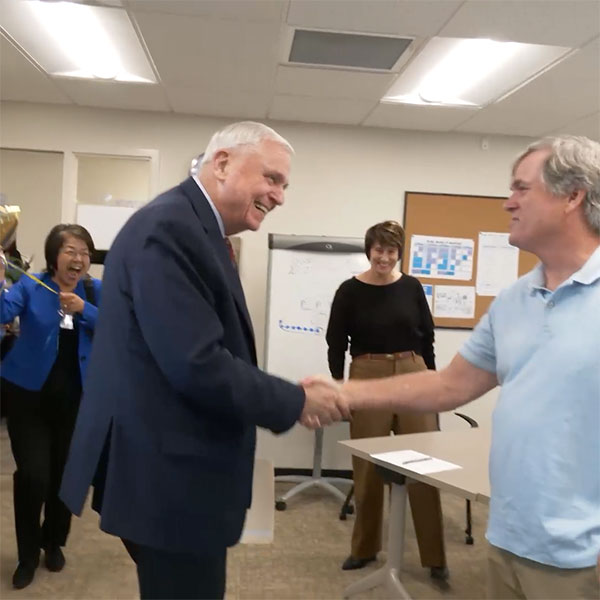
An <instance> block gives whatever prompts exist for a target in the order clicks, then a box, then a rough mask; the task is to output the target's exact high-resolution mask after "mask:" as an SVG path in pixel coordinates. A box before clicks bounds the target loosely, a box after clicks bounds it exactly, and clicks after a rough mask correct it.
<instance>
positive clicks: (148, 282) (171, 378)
mask: <svg viewBox="0 0 600 600" xmlns="http://www.w3.org/2000/svg"><path fill="white" fill-rule="evenodd" d="M303 405H304V392H303V391H302V389H301V388H300V387H299V386H297V385H294V384H292V383H289V382H287V381H284V380H282V379H279V378H277V377H273V376H270V375H267V374H266V373H263V372H262V371H260V370H259V369H258V368H257V367H256V354H255V349H254V339H253V333H252V325H251V323H250V318H249V316H248V311H247V308H246V303H245V300H244V294H243V291H242V288H241V284H240V281H239V277H238V274H237V271H236V269H235V267H234V266H233V265H232V263H231V260H230V258H229V254H228V251H227V247H226V245H225V242H224V240H223V238H222V236H221V233H220V230H219V227H218V224H217V220H216V218H215V215H214V213H213V212H212V210H211V208H210V206H209V204H208V202H207V200H206V198H205V197H204V195H203V194H202V192H201V191H200V188H199V187H198V185H197V184H196V182H195V181H194V180H193V179H191V178H188V179H187V180H185V181H184V182H182V183H181V184H180V185H179V186H177V187H175V188H173V189H171V190H169V191H167V192H165V193H164V194H162V195H160V196H159V197H158V198H156V199H155V200H153V201H152V202H150V203H149V204H148V205H146V206H145V207H143V208H141V209H140V210H139V211H137V212H136V213H135V215H133V217H132V218H131V219H130V220H129V221H128V223H127V224H126V225H125V226H124V227H123V229H122V230H121V232H120V233H119V235H118V236H117V238H116V240H115V242H114V244H113V246H112V248H111V250H110V252H109V253H108V256H107V261H106V265H105V272H104V278H103V302H102V307H101V309H100V312H99V317H98V322H97V325H96V331H95V337H94V345H93V348H92V354H91V359H90V364H89V366H88V373H87V378H86V381H85V384H84V394H83V398H82V403H81V407H80V410H79V416H78V419H77V424H76V427H75V432H74V435H73V440H72V442H71V448H70V452H69V458H68V461H67V465H66V467H65V471H64V476H63V481H62V488H61V498H62V499H63V500H64V502H65V504H66V505H67V506H68V507H69V509H70V510H71V511H72V512H73V513H75V514H80V513H81V510H82V508H83V504H84V502H85V498H86V495H87V492H88V488H89V486H90V484H92V483H93V484H94V485H95V487H96V490H95V494H94V502H93V505H94V508H96V509H97V510H98V511H99V512H100V514H101V521H100V526H101V528H102V529H103V530H104V531H107V532H108V533H112V534H115V535H118V536H120V537H122V538H126V539H129V540H131V541H133V542H136V543H138V544H144V545H147V546H151V547H155V548H162V549H166V550H171V551H179V552H191V551H194V552H196V551H202V550H203V549H207V550H210V548H214V547H215V546H221V547H223V546H229V545H232V544H235V543H236V542H237V541H238V539H239V537H240V534H241V531H242V527H243V522H244V517H245V512H246V509H247V507H248V506H249V505H250V501H251V490H252V469H253V464H254V449H255V441H256V426H257V425H258V426H261V427H264V428H267V429H270V430H271V431H273V432H276V433H278V432H283V431H286V430H287V429H289V428H290V427H292V426H293V425H294V423H295V422H296V421H297V419H298V418H299V416H300V414H301V412H302V408H303Z"/></svg>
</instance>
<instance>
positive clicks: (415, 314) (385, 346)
mask: <svg viewBox="0 0 600 600" xmlns="http://www.w3.org/2000/svg"><path fill="white" fill-rule="evenodd" d="M403 244H404V230H403V229H402V227H401V226H400V225H399V224H398V223H396V222H395V221H385V222H383V223H378V224H377V225H374V226H373V227H370V228H369V229H368V230H367V233H366V236H365V252H366V254H367V257H368V259H369V262H370V263H371V266H370V268H369V270H368V271H365V272H364V273H361V274H360V275H357V276H356V277H354V278H352V279H348V280H347V281H344V282H343V283H342V284H341V285H340V287H339V288H338V290H337V292H336V294H335V297H334V299H333V304H332V306H331V315H330V318H329V325H328V328H327V344H328V348H329V349H328V360H329V369H330V371H331V375H332V376H333V377H334V379H337V380H342V379H343V378H344V358H345V353H346V350H347V348H348V344H350V354H351V356H352V364H351V365H350V377H351V378H357V379H370V378H378V377H387V376H390V375H397V374H400V373H409V372H413V371H421V370H424V369H435V355H434V351H433V337H434V333H433V328H434V326H433V320H432V318H431V312H430V311H429V306H428V305H427V300H426V299H425V294H424V292H423V288H422V287H421V284H420V283H419V281H418V280H417V279H415V278H414V277H411V276H410V275H405V274H403V273H401V272H400V271H399V270H398V269H397V264H398V259H399V256H400V254H401V252H402V247H403ZM437 429H438V419H437V415H436V414H416V413H406V412H403V413H401V414H395V413H393V412H391V411H379V410H378V411H370V410H366V411H356V412H354V413H353V416H352V422H351V424H350V434H351V437H352V439H357V438H365V437H377V436H384V435H388V434H389V433H390V431H393V432H394V433H396V434H402V433H420V432H424V431H435V430H437ZM352 462H353V469H354V494H355V501H356V519H355V521H354V529H353V532H352V548H351V553H350V556H349V557H348V558H347V559H346V560H345V561H344V564H343V565H342V569H345V570H348V569H360V568H362V567H364V566H365V565H366V564H368V563H369V562H371V561H373V560H375V558H376V555H377V552H379V550H381V528H382V518H383V481H382V480H381V478H380V477H379V475H378V474H377V473H376V471H375V465H374V464H373V463H370V462H368V461H365V460H363V459H360V458H356V457H353V458H352ZM408 493H409V498H410V506H411V509H412V515H413V521H414V524H415V530H416V534H417V541H418V544H419V552H420V555H421V564H422V565H423V566H424V567H429V568H430V572H431V576H432V577H435V578H441V579H445V578H446V577H447V576H448V570H447V568H446V554H445V550H444V538H443V523H442V510H441V504H440V496H439V491H438V490H436V489H435V488H432V487H430V486H428V485H426V484H423V483H414V484H411V485H410V486H409V487H408Z"/></svg>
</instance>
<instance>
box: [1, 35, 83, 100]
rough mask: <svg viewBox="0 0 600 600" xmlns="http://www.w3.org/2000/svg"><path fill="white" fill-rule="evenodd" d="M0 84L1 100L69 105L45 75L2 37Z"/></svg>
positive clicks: (65, 97) (66, 98)
mask: <svg viewBox="0 0 600 600" xmlns="http://www.w3.org/2000/svg"><path fill="white" fill-rule="evenodd" d="M0 82H1V85H0V98H1V99H2V100H15V101H21V102H50V103H53V104H70V103H71V100H70V99H69V98H68V97H67V96H65V95H64V94H63V93H62V92H61V91H60V90H59V89H58V87H57V86H56V85H54V83H53V82H52V81H51V80H50V79H49V77H48V76H47V75H45V74H44V73H42V72H41V71H39V70H38V69H37V68H36V67H34V66H33V65H32V64H31V63H30V62H29V60H28V59H27V58H25V56H23V54H21V52H19V50H17V48H15V47H14V46H13V45H12V44H11V43H10V42H9V41H8V40H7V39H6V38H4V37H3V36H0Z"/></svg>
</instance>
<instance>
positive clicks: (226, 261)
mask: <svg viewBox="0 0 600 600" xmlns="http://www.w3.org/2000/svg"><path fill="white" fill-rule="evenodd" d="M181 187H182V188H183V190H184V192H185V193H186V195H187V196H188V197H189V198H190V199H191V200H192V207H193V209H194V211H195V212H196V214H197V215H198V218H199V219H200V222H201V223H202V226H203V227H204V229H205V231H206V233H207V235H208V237H209V239H210V241H211V243H212V246H213V248H214V250H215V254H216V255H217V258H218V259H219V262H220V263H221V266H222V267H223V271H224V273H225V276H226V280H227V283H228V284H229V288H230V290H231V293H232V294H233V298H234V300H235V303H236V305H237V308H238V311H239V313H240V315H241V316H242V318H243V321H244V323H245V325H246V329H247V331H248V334H249V338H250V342H251V348H252V354H253V356H254V360H255V362H256V349H255V342H254V330H253V328H252V321H251V320H250V315H249V314H248V307H247V305H246V298H245V296H244V290H243V289H242V284H241V282H240V277H239V274H238V272H237V269H236V268H235V267H234V266H233V264H232V262H231V258H230V257H229V251H228V249H227V246H226V245H225V240H224V239H223V237H222V235H221V230H220V229H219V224H218V223H217V219H216V218H215V215H214V213H213V211H212V209H211V207H210V205H209V204H208V200H206V197H205V196H204V194H203V193H202V190H201V189H200V188H199V187H198V184H197V183H196V182H195V181H194V180H193V179H192V178H191V177H188V178H187V179H186V180H185V181H184V182H182V183H181Z"/></svg>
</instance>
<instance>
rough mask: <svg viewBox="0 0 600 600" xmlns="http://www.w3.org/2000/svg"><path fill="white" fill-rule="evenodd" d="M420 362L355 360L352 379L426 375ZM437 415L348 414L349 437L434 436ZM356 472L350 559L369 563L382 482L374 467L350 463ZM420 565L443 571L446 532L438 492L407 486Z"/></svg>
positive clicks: (375, 548) (377, 539) (376, 541)
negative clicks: (440, 568) (423, 373)
mask: <svg viewBox="0 0 600 600" xmlns="http://www.w3.org/2000/svg"><path fill="white" fill-rule="evenodd" d="M425 369H426V366H425V363H424V362H423V359H422V358H421V357H420V356H418V355H416V354H413V355H412V356H408V357H404V358H396V359H392V360H381V359H366V358H355V359H354V360H353V361H352V364H351V365H350V377H351V378H352V379H372V378H379V377H389V376H390V375H400V374H404V373H413V372H416V371H424V370H425ZM438 429H439V428H438V417H437V414H435V413H415V412H402V413H398V414H395V413H393V412H392V411H387V410H363V411H354V412H353V413H352V421H351V423H350V437H351V438H352V439H353V440H355V439H359V438H367V437H379V436H385V435H389V434H390V431H393V432H394V433H395V434H404V433H421V432H425V431H437V430H438ZM352 466H353V470H354V498H355V506H356V517H355V520H354V529H353V530H352V549H351V554H352V556H354V557H355V558H369V557H371V556H375V555H376V554H377V553H378V552H379V551H380V550H381V528H382V523H383V480H382V479H381V477H380V475H379V474H378V472H377V470H376V468H375V465H374V464H373V463H372V462H369V461H367V460H364V459H362V458H357V457H356V456H353V457H352ZM407 491H408V498H409V501H410V508H411V512H412V518H413V523H414V525H415V533H416V535H417V543H418V545H419V554H420V556H421V564H422V565H423V566H424V567H443V566H445V565H446V551H445V548H444V526H443V519H442V506H441V502H440V493H439V490H437V489H435V488H434V487H431V486H429V485H427V484H425V483H420V482H412V483H410V484H409V486H408V490H407Z"/></svg>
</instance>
